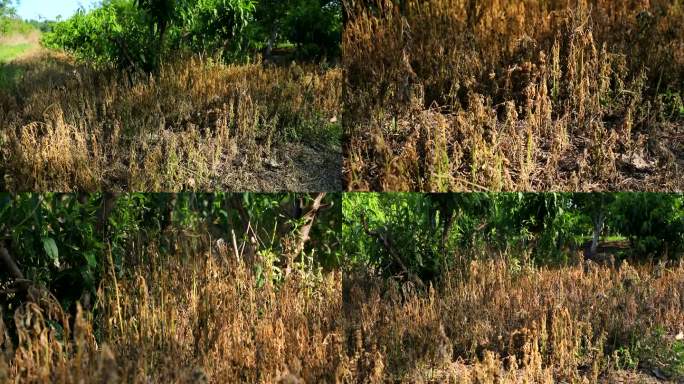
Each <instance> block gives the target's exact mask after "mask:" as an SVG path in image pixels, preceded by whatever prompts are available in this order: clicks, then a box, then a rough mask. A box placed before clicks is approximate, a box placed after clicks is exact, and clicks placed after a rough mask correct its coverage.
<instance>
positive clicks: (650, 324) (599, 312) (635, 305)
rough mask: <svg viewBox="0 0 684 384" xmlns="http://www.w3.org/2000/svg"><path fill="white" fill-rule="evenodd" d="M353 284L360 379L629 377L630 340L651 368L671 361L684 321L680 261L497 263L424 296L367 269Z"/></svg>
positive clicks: (348, 309)
mask: <svg viewBox="0 0 684 384" xmlns="http://www.w3.org/2000/svg"><path fill="white" fill-rule="evenodd" d="M344 286H345V288H344V290H345V298H344V303H345V304H344V305H345V313H346V314H347V315H346V317H347V319H348V321H349V323H350V325H349V326H348V329H349V330H348V333H347V334H348V336H349V337H350V339H349V344H350V351H352V353H351V356H354V358H355V359H354V360H353V362H354V366H353V372H354V375H355V376H357V377H359V378H362V379H361V380H360V382H361V381H362V382H371V383H373V382H412V383H424V382H435V383H436V382H449V383H556V382H566V383H582V382H584V383H596V382H599V381H603V380H605V381H607V382H614V381H613V378H615V377H617V376H616V375H619V376H620V377H623V378H624V377H630V375H629V374H625V372H624V371H622V369H625V366H624V365H625V357H626V356H628V355H627V354H628V353H629V352H626V351H628V350H629V351H631V353H633V354H632V355H629V356H631V357H632V358H634V357H635V355H638V356H639V357H640V358H641V359H642V360H641V362H640V365H639V367H640V368H641V369H643V370H646V371H647V372H649V373H650V372H651V371H650V370H656V369H657V370H662V371H666V370H667V369H673V365H672V364H673V361H669V362H668V361H666V360H664V359H663V358H662V356H664V354H663V351H665V350H667V349H668V347H670V346H671V345H672V343H674V342H675V337H674V336H675V335H676V334H677V333H678V332H682V331H683V330H684V301H683V297H682V292H684V267H681V266H680V267H676V268H672V269H667V270H662V271H660V272H654V271H653V270H651V269H649V268H645V267H644V268H634V267H630V266H627V265H623V266H622V267H621V268H620V269H619V270H612V269H610V268H608V267H599V266H596V267H593V268H591V270H589V271H585V270H584V269H583V268H582V267H568V268H563V269H560V270H558V269H528V268H522V270H521V269H517V268H514V267H513V266H512V265H511V264H507V263H504V262H496V261H488V262H473V263H472V264H471V265H470V267H469V269H468V270H467V272H466V276H465V277H464V278H461V277H458V278H456V276H455V275H454V276H452V277H451V278H447V279H446V281H444V282H443V283H442V284H440V285H439V286H438V287H437V288H435V289H433V290H431V291H430V293H429V294H424V295H420V294H415V293H410V292H409V293H407V292H406V291H405V290H404V289H403V288H402V287H400V286H398V285H397V284H389V285H388V284H387V283H381V282H373V281H369V280H368V279H367V278H361V279H360V280H359V279H350V280H349V281H345V283H344ZM656 330H658V331H656ZM660 330H662V333H663V334H662V335H659V336H653V338H650V337H651V336H650V335H652V334H657V333H658V332H661V331H660ZM634 340H639V342H640V343H642V344H641V345H642V347H643V349H641V350H639V351H636V349H634V348H633V347H630V345H631V344H630V343H632V342H633V341H634ZM680 343H681V341H680ZM645 345H649V346H650V347H651V348H654V349H657V348H656V347H660V348H662V349H661V350H660V351H659V352H660V354H658V353H656V352H654V351H653V350H648V351H650V352H648V353H647V352H646V351H647V348H645ZM621 347H622V348H621ZM630 348H631V349H630ZM635 351H636V352H635ZM649 353H650V355H649ZM656 356H657V357H656ZM681 358H682V357H681V356H680V360H679V368H678V369H679V370H680V371H679V375H682V374H684V372H682V369H683V368H684V361H682V360H681ZM668 364H669V366H667V365H668ZM658 372H660V371H658ZM631 375H632V377H636V378H648V375H644V374H638V373H636V372H634V373H631ZM680 379H681V376H680ZM633 382H638V381H636V380H635V381H633Z"/></svg>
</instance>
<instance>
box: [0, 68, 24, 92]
mask: <svg viewBox="0 0 684 384" xmlns="http://www.w3.org/2000/svg"><path fill="white" fill-rule="evenodd" d="M23 73H24V69H23V68H21V67H18V66H16V65H11V64H5V63H3V62H2V61H0V89H9V88H12V87H13V86H14V84H16V83H17V81H18V80H19V79H20V78H21V75H22V74H23Z"/></svg>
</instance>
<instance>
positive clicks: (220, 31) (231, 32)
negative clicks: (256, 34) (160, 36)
mask: <svg viewBox="0 0 684 384" xmlns="http://www.w3.org/2000/svg"><path fill="white" fill-rule="evenodd" d="M254 11H255V2H254V1H252V0H186V2H185V3H184V5H183V6H182V7H180V8H179V9H178V19H179V24H180V26H179V28H178V29H176V30H174V31H172V33H173V34H174V37H173V39H174V40H175V41H174V45H175V46H176V47H177V48H182V47H184V46H188V47H189V48H190V49H191V50H192V51H193V52H196V53H202V54H208V55H216V56H219V57H224V58H226V59H231V58H239V57H240V56H241V55H242V54H243V53H244V52H243V51H242V48H243V46H244V45H245V42H244V41H243V40H244V36H242V32H243V30H244V29H245V27H247V25H248V24H249V23H250V22H251V21H252V19H253V17H252V14H253V13H254Z"/></svg>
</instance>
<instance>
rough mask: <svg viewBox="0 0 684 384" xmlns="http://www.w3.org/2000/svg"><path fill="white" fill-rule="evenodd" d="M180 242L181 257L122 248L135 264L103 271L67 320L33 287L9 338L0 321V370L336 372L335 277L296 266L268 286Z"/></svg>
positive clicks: (191, 377) (226, 377)
mask: <svg viewBox="0 0 684 384" xmlns="http://www.w3.org/2000/svg"><path fill="white" fill-rule="evenodd" d="M183 244H185V243H183ZM180 248H182V249H187V250H190V251H191V253H187V254H186V253H183V252H180V251H179V252H178V253H175V254H168V253H166V254H163V253H160V251H159V250H158V249H157V248H155V247H154V246H149V247H148V248H147V249H143V250H139V251H138V252H135V253H133V255H132V260H135V259H136V258H138V260H145V262H144V263H141V264H137V265H136V264H129V265H128V268H127V269H126V270H124V271H123V272H121V271H119V272H117V271H115V270H114V269H113V268H111V272H110V273H108V276H107V278H106V279H105V281H104V282H103V284H102V286H101V287H100V289H99V292H98V301H97V304H96V306H95V308H94V311H93V312H87V311H84V310H82V309H81V308H80V306H79V308H78V310H77V312H76V313H75V314H74V316H70V314H66V313H64V312H63V311H62V310H61V307H60V306H59V303H57V302H56V300H55V299H54V298H53V297H51V296H50V295H48V294H47V293H45V292H44V291H40V290H36V289H34V290H33V293H31V292H30V293H29V295H30V299H29V300H28V301H26V302H25V303H24V304H22V305H21V306H20V307H19V308H17V309H16V310H15V312H14V317H13V319H14V324H13V327H12V328H13V329H15V330H16V332H15V333H16V334H17V337H11V336H10V332H9V331H8V329H9V328H8V327H7V326H6V324H2V323H1V321H2V320H0V345H3V348H2V351H3V353H2V354H0V377H1V378H3V380H9V381H10V382H33V383H41V382H54V383H73V382H106V383H142V382H145V383H147V382H172V383H206V382H213V383H221V382H248V383H257V382H260V383H272V382H286V383H293V382H295V383H296V382H302V381H299V380H306V382H312V383H313V382H335V381H336V380H337V379H336V378H339V377H340V375H342V372H343V371H342V367H343V360H342V338H341V328H340V326H341V321H342V319H341V318H340V317H339V314H340V311H341V295H340V294H339V292H340V290H341V276H340V275H339V274H338V273H330V274H326V275H320V277H319V278H316V279H314V278H312V277H310V278H306V279H305V278H303V275H300V274H299V273H298V271H295V272H294V273H293V274H291V275H290V277H289V278H288V279H286V280H285V281H283V282H282V283H279V284H274V283H273V282H272V281H271V280H270V279H267V280H266V281H263V280H260V279H258V278H257V276H258V275H257V274H255V273H254V269H253V268H254V267H256V266H257V264H256V263H254V262H252V263H249V264H248V263H246V262H245V261H244V258H242V259H240V260H239V261H238V258H236V255H235V254H234V253H233V252H232V250H229V249H228V247H226V246H225V245H223V246H214V247H213V248H212V249H211V251H206V252H202V251H201V249H197V248H195V247H191V246H188V245H182V246H180ZM260 257H266V256H265V255H264V254H260ZM253 263H254V264H253ZM269 273H270V271H269V270H268V269H267V268H266V269H264V274H265V275H266V276H268V275H269ZM288 380H289V381H288ZM292 380H297V381H292Z"/></svg>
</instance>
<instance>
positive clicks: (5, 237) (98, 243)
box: [0, 193, 342, 308]
mask: <svg viewBox="0 0 684 384" xmlns="http://www.w3.org/2000/svg"><path fill="white" fill-rule="evenodd" d="M314 197H315V196H313V195H310V194H295V193H280V194H249V193H245V194H232V193H215V194H196V193H182V194H168V193H160V194H145V193H131V194H124V195H121V196H116V197H114V196H109V195H103V194H81V195H78V194H53V193H46V194H32V193H25V194H18V195H10V194H0V246H5V247H6V248H7V249H8V250H9V252H10V254H11V255H12V256H13V257H14V259H15V261H16V263H17V264H18V266H19V268H20V270H21V271H22V273H23V274H24V276H25V277H26V278H27V279H29V280H31V281H33V282H34V283H37V284H39V285H44V286H45V287H46V288H47V289H49V290H50V291H51V292H52V293H54V294H55V295H56V297H57V298H58V299H59V300H60V301H61V302H62V304H63V305H64V306H65V308H69V307H71V306H72V305H73V303H75V301H76V300H79V299H80V298H81V296H82V295H83V294H84V293H86V292H89V293H93V294H94V293H95V291H96V290H97V289H98V287H99V282H100V280H101V278H102V276H103V275H104V274H105V273H109V271H110V270H111V269H110V268H112V267H113V268H114V270H115V271H116V272H117V273H118V274H120V275H123V274H125V273H127V272H129V271H130V270H131V268H130V266H131V263H133V262H134V261H133V260H132V256H131V254H136V256H135V257H136V258H137V259H136V260H137V261H135V263H147V262H149V261H150V260H145V259H144V257H146V256H145V255H146V254H145V253H144V252H143V253H142V254H141V252H140V251H139V250H140V249H139V246H140V245H141V244H146V245H154V246H155V247H156V248H157V249H159V250H160V255H161V257H179V255H178V249H179V245H180V244H181V243H180V242H181V241H185V240H184V238H183V237H181V236H175V235H173V234H174V233H176V234H177V233H193V234H195V235H193V236H191V237H190V238H200V237H202V236H203V235H207V234H210V235H211V236H213V238H214V240H215V239H216V238H218V237H222V238H223V239H224V241H225V242H226V243H229V244H230V243H231V242H232V234H233V233H234V234H235V236H236V237H237V239H236V241H238V242H239V244H242V243H243V242H246V243H252V242H254V241H255V242H256V244H255V245H256V246H257V249H258V250H259V251H260V252H262V253H263V254H264V255H272V258H271V259H270V262H271V263H272V264H271V265H266V264H263V265H260V268H261V269H262V270H272V269H274V268H277V263H279V262H281V261H282V260H281V259H282V257H283V254H284V253H286V252H288V251H291V249H290V248H288V241H289V240H288V239H293V238H295V237H296V236H297V235H298V233H299V230H300V228H301V227H302V225H303V224H304V222H303V220H304V218H303V215H302V213H306V207H308V206H310V204H311V202H312V201H313V199H314ZM339 200H340V197H339V195H335V194H329V195H326V196H325V198H324V199H323V201H322V204H324V205H326V206H327V207H328V208H327V209H323V210H321V211H319V213H318V215H317V216H316V218H315V220H314V222H313V225H312V227H311V231H310V240H309V241H308V242H307V244H306V246H305V248H304V251H303V253H302V254H301V255H298V256H299V257H300V258H299V260H295V261H296V266H297V267H298V268H301V269H302V271H303V272H305V273H315V271H320V270H321V269H322V268H336V267H338V266H339V262H340V260H341V258H342V255H341V250H340V246H339V242H340V241H339V236H340V229H339V225H340V211H339V210H340V206H339ZM108 204H109V205H108ZM248 228H249V230H248ZM136 245H137V247H138V248H136ZM231 248H232V247H231ZM202 251H203V250H202V249H201V247H194V248H192V249H191V250H189V253H188V254H182V255H180V256H183V257H194V256H196V254H197V253H199V252H202ZM110 254H111V257H112V260H113V263H114V265H113V266H111V265H109V264H108V260H109V255H110ZM141 257H142V258H143V259H140V258H141ZM156 257H160V256H159V255H157V256H156ZM266 259H267V258H266ZM268 260H269V259H267V260H266V261H267V262H268ZM0 265H2V263H1V262H0ZM9 277H10V276H9V275H8V272H7V271H6V269H5V266H4V265H3V268H0V281H6V279H7V278H9ZM93 296H94V295H93ZM0 303H3V297H2V295H1V294H0Z"/></svg>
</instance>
